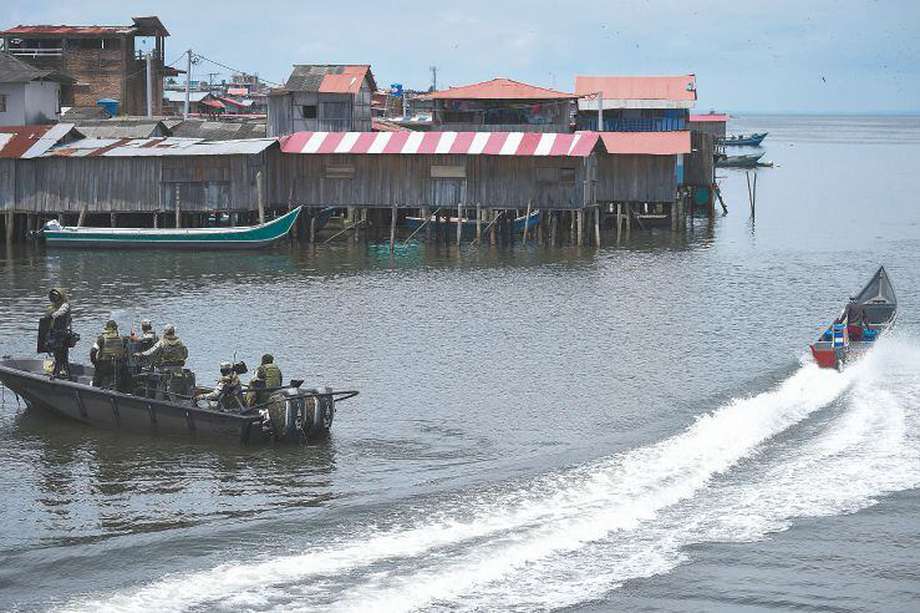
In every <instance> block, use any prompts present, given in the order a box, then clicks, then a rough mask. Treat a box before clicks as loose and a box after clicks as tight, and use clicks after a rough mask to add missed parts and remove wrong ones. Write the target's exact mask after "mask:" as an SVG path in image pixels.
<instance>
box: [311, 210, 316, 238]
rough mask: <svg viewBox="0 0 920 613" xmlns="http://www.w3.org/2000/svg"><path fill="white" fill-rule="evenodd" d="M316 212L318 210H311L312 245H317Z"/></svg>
mask: <svg viewBox="0 0 920 613" xmlns="http://www.w3.org/2000/svg"><path fill="white" fill-rule="evenodd" d="M316 212H317V209H310V243H311V244H313V243H316Z"/></svg>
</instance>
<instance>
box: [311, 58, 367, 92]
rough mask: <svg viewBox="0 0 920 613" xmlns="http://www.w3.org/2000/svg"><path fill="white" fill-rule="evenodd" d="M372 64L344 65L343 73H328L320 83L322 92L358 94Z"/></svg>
mask: <svg viewBox="0 0 920 613" xmlns="http://www.w3.org/2000/svg"><path fill="white" fill-rule="evenodd" d="M370 68H371V67H370V66H368V65H363V66H343V70H342V73H341V74H327V75H324V76H323V81H322V83H320V84H319V90H317V91H319V92H320V93H321V94H357V93H358V91H359V90H360V89H361V84H362V83H363V82H364V77H365V75H367V71H368V70H370Z"/></svg>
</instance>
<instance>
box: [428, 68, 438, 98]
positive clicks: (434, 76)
mask: <svg viewBox="0 0 920 613" xmlns="http://www.w3.org/2000/svg"><path fill="white" fill-rule="evenodd" d="M428 68H429V70H431V91H435V92H436V91H438V67H437V66H429V67H428Z"/></svg>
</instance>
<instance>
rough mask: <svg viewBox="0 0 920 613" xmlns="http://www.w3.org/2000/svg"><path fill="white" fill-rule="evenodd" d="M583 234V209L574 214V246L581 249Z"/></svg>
mask: <svg viewBox="0 0 920 613" xmlns="http://www.w3.org/2000/svg"><path fill="white" fill-rule="evenodd" d="M584 232H585V212H584V209H581V210H579V211H578V212H577V213H575V244H576V245H577V246H579V247H581V241H582V236H584Z"/></svg>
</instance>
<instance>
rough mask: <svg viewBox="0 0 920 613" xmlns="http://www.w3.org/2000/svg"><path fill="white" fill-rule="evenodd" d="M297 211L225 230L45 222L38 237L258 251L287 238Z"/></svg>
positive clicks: (66, 243) (87, 243)
mask: <svg viewBox="0 0 920 613" xmlns="http://www.w3.org/2000/svg"><path fill="white" fill-rule="evenodd" d="M300 210H301V207H297V208H296V209H294V210H292V211H290V212H288V213H286V214H284V215H282V216H281V217H278V218H277V219H273V220H271V221H268V222H266V223H264V224H259V225H255V226H232V227H226V228H89V227H75V226H61V225H60V224H59V223H58V222H57V221H49V222H48V223H46V224H45V226H44V227H43V228H42V229H41V231H40V234H39V236H40V238H44V240H45V242H46V243H47V244H48V245H49V246H53V247H118V248H122V247H141V248H148V249H149V248H157V249H177V248H178V249H259V248H261V247H267V246H269V245H271V244H272V243H274V242H275V241H278V240H280V239H281V238H284V237H285V236H287V234H288V232H290V231H291V228H292V227H293V226H294V223H295V222H296V221H297V216H298V215H300Z"/></svg>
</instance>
